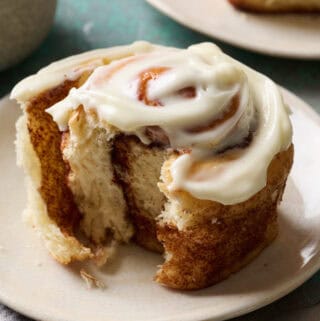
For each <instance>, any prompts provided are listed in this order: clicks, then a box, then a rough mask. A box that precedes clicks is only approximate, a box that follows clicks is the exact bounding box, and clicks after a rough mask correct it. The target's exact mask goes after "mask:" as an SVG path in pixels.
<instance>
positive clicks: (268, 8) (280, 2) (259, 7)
mask: <svg viewBox="0 0 320 321" xmlns="http://www.w3.org/2000/svg"><path fill="white" fill-rule="evenodd" d="M229 2H230V3H231V4H232V5H234V6H235V7H236V8H239V9H244V10H249V11H254V12H261V13H281V12H282V13H285V12H319V11H320V1H319V0H229Z"/></svg>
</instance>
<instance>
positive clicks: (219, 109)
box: [12, 42, 293, 289]
mask: <svg viewBox="0 0 320 321" xmlns="http://www.w3.org/2000/svg"><path fill="white" fill-rule="evenodd" d="M12 98H14V99H16V100H17V101H18V102H19V103H20V104H21V106H22V110H23V116H22V117H21V118H20V119H19V120H18V122H17V144H16V146H17V155H18V163H19V164H20V165H21V166H22V167H23V168H24V169H25V172H26V179H27V184H28V185H27V190H28V206H27V210H26V213H27V214H28V217H29V218H30V219H31V220H32V222H33V225H34V227H35V228H36V230H37V231H38V232H39V234H40V235H41V237H42V239H43V240H44V243H45V245H46V247H47V248H48V250H49V251H50V253H51V254H52V255H53V256H54V257H55V258H56V259H57V260H58V261H59V262H61V263H63V264H68V263H70V262H71V261H75V260H80V261H81V260H85V259H92V260H95V261H96V262H97V263H98V264H104V263H105V261H106V260H107V259H108V253H109V252H110V248H111V247H113V246H114V245H115V244H117V243H122V242H125V243H126V242H129V241H130V240H134V241H135V242H136V243H138V244H139V245H141V246H142V247H144V248H146V249H149V250H153V251H157V252H161V253H163V255H164V259H165V261H164V264H163V265H162V266H161V267H160V268H159V270H158V272H157V274H156V276H155V280H156V281H157V282H159V283H161V284H163V285H165V286H168V287H171V288H177V289H199V288H203V287H207V286H210V285H212V284H214V283H216V282H219V281H221V280H223V279H225V278H226V277H228V276H229V275H230V274H231V273H233V272H236V271H237V270H239V269H240V268H241V267H243V266H244V265H246V264H247V263H249V262H250V261H251V260H252V259H253V258H254V257H256V256H257V255H258V254H259V253H260V252H261V251H262V250H263V249H264V248H265V247H266V246H267V245H268V244H269V243H270V242H271V241H272V240H273V239H274V238H275V237H276V234H277V205H278V204H279V202H280V201H281V198H282V194H283V191H284V188H285V184H286V179H287V176H288V174H289V171H290V168H291V165H292V161H293V145H292V142H291V138H292V129H291V124H290V120H289V116H288V108H287V106H286V105H285V104H284V102H283V99H282V97H281V94H280V92H279V89H278V87H277V85H275V84H274V83H273V82H272V81H271V80H270V79H269V78H267V77H265V76H263V75H261V74H259V73H257V72H256V71H254V70H252V69H250V68H248V67H246V66H244V65H242V64H241V63H239V62H237V61H235V60H233V59H232V58H231V57H229V56H227V55H225V54H224V53H223V52H222V51H221V50H220V49H219V48H218V47H216V46H215V45H214V44H211V43H202V44H198V45H193V46H190V47H189V48H187V49H184V50H183V49H176V48H170V47H162V46H157V45H153V44H150V43H147V42H136V43H134V44H132V45H129V46H123V47H115V48H111V49H100V50H95V51H91V52H87V53H84V54H81V55H77V56H73V57H70V58H67V59H64V60H61V61H59V62H56V63H53V64H52V65H50V66H48V67H47V68H44V69H42V70H40V71H39V72H38V73H37V74H36V75H33V76H30V77H29V78H27V79H25V80H23V81H21V82H20V83H19V84H18V85H17V86H16V87H15V88H14V89H13V92H12Z"/></svg>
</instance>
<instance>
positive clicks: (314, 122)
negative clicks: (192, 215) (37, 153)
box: [0, 91, 320, 321]
mask: <svg viewBox="0 0 320 321" xmlns="http://www.w3.org/2000/svg"><path fill="white" fill-rule="evenodd" d="M284 95H285V100H286V101H287V102H288V103H289V104H290V106H291V108H292V110H293V114H292V122H293V127H294V144H295V161H294V166H293V169H292V172H291V174H290V178H289V180H288V184H287V189H286V191H285V195H284V200H283V202H282V204H281V206H280V209H279V224H280V231H279V236H278V238H277V239H276V240H275V242H274V243H272V245H271V246H270V247H268V248H267V249H266V250H265V251H263V253H262V254H261V255H260V256H259V257H258V258H257V259H255V260H254V261H253V262H252V263H251V264H249V265H248V266H247V267H245V268H244V269H242V270H241V271H240V272H238V273H236V274H234V275H232V276H231V277H230V278H229V279H227V280H225V281H223V282H221V283H219V284H217V285H215V286H212V287H210V288H207V289H204V290H200V291H193V292H192V291H189V292H182V291H173V290H169V289H166V288H164V287H162V286H160V285H158V284H156V283H154V282H153V281H152V277H153V275H154V273H155V271H156V267H157V265H158V264H161V262H162V258H161V256H160V255H157V254H154V253H151V252H148V251H145V250H143V249H141V248H139V247H137V246H134V245H130V246H123V247H121V248H120V251H119V252H120V253H117V255H116V257H115V259H114V260H113V261H111V262H110V264H107V265H106V267H104V268H103V269H102V270H100V271H99V270H98V269H95V268H92V267H88V269H89V271H90V272H91V273H93V274H94V275H95V276H96V277H97V278H98V279H99V280H101V281H103V282H104V283H105V284H106V288H105V289H103V290H102V289H91V290H88V289H87V288H86V285H85V282H84V281H83V280H82V279H81V278H80V276H79V269H80V265H74V266H73V267H64V266H61V265H59V264H58V263H56V262H55V261H54V260H53V259H52V258H51V257H50V256H49V254H48V253H47V251H46V250H45V249H44V247H43V245H42V243H41V241H40V240H39V239H38V237H37V235H36V234H35V233H34V231H33V230H32V228H31V227H29V226H27V225H25V224H24V223H23V222H22V218H21V212H22V210H23V208H24V206H25V202H26V195H25V194H26V193H25V189H24V185H23V174H22V171H21V170H20V169H17V167H16V165H15V153H14V145H13V141H14V136H15V128H14V123H15V121H16V119H17V117H18V116H19V114H20V111H19V109H18V107H17V106H16V105H15V103H13V102H10V101H9V100H8V98H4V99H2V100H1V101H0V172H1V184H0V226H1V233H0V301H1V302H2V303H4V304H6V305H8V306H9V307H11V308H13V309H15V310H17V311H19V312H21V313H23V314H25V315H27V316H29V317H32V318H35V319H38V320H42V321H75V320H77V321H89V320H94V321H132V320H139V321H177V320H179V321H196V320H197V321H199V320H209V319H210V320H215V321H217V320H225V319H227V318H231V317H235V316H238V315H241V314H244V313H247V312H250V311H252V310H254V309H257V308H259V307H262V306H264V305H267V304H269V303H271V302H272V301H274V300H276V299H278V298H280V297H282V296H284V295H286V294H287V293H289V292H290V291H292V290H293V289H295V288H296V287H298V286H299V285H301V284H302V283H303V282H304V281H305V280H306V279H308V278H309V277H310V276H311V275H312V274H314V273H315V272H316V271H317V270H318V269H319V268H320V244H319V241H320V198H319V191H320V171H319V164H320V152H319V151H320V120H319V117H318V116H317V115H316V113H315V112H314V111H312V109H311V108H310V107H308V106H307V105H306V104H305V103H304V102H303V101H301V100H300V99H299V98H297V97H296V96H294V95H293V94H291V93H289V92H288V91H284Z"/></svg>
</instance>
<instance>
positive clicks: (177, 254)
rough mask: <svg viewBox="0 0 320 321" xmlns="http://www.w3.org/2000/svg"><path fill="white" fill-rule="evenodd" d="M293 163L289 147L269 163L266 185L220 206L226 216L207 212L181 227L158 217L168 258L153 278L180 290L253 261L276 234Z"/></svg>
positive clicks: (209, 282)
mask: <svg viewBox="0 0 320 321" xmlns="http://www.w3.org/2000/svg"><path fill="white" fill-rule="evenodd" d="M292 162H293V146H291V147H290V148H289V149H288V150H287V151H285V152H281V153H279V154H278V155H276V156H275V158H274V159H273V161H272V162H271V164H270V166H269V170H268V183H267V185H266V187H265V188H264V189H262V190H261V191H260V192H259V193H257V194H256V195H254V196H253V197H252V198H251V199H249V200H247V201H245V202H243V203H240V204H235V205H229V206H223V208H222V209H221V210H222V211H223V212H224V215H219V213H218V214H217V213H214V212H213V213H214V215H211V217H210V213H208V214H207V215H206V216H205V217H204V219H203V221H199V223H196V224H195V225H193V226H190V227H187V228H185V229H183V230H178V228H177V227H176V226H175V225H173V224H170V223H161V222H160V223H159V224H158V227H157V236H158V239H159V240H160V242H162V244H163V246H164V248H165V252H166V254H167V255H169V257H168V258H167V260H166V261H165V263H164V264H163V265H162V267H161V268H160V269H159V271H158V272H157V274H156V277H155V280H156V281H157V282H158V283H161V284H163V285H165V286H168V287H170V288H175V289H180V290H194V289H201V288H204V287H208V286H211V285H213V284H215V283H217V282H220V281H222V280H223V279H225V278H227V277H228V276H230V274H232V273H234V272H236V271H238V270H239V269H241V268H242V267H243V266H245V265H246V264H248V263H249V262H250V261H252V260H253V259H254V258H255V257H256V256H257V255H258V254H259V253H260V252H261V251H262V250H263V249H264V248H265V247H266V246H267V245H268V244H270V243H271V242H272V240H273V239H274V238H275V237H276V234H277V205H278V203H279V202H280V201H281V198H282V195H283V191H284V189H285V185H286V179H287V176H288V174H289V171H290V169H291V166H292ZM213 203H214V202H213ZM204 204H205V205H207V202H206V203H204ZM220 206H221V204H220ZM219 208H220V207H219ZM208 211H210V208H208ZM219 212H220V211H219ZM215 215H216V216H215ZM213 217H214V221H212V218H213Z"/></svg>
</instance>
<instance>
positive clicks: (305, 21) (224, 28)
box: [147, 0, 320, 59]
mask: <svg viewBox="0 0 320 321" xmlns="http://www.w3.org/2000/svg"><path fill="white" fill-rule="evenodd" d="M147 2H149V3H150V4H151V5H153V6H154V7H156V8H157V9H159V10H160V11H161V12H163V13H164V14H166V15H168V16H170V17H171V18H173V19H174V20H176V21H178V22H179V23H181V24H183V25H185V26H187V27H190V28H192V29H194V30H197V31H200V32H202V33H204V34H206V35H208V36H211V37H214V38H217V39H219V40H222V41H225V42H228V43H230V44H232V45H235V46H239V47H242V48H245V49H249V50H253V51H257V52H260V53H263V54H268V55H274V56H283V57H290V58H303V59H320V14H253V13H246V12H243V11H240V10H236V9H235V8H234V7H233V6H232V5H230V4H229V3H228V1H227V0H190V1H189V0H188V1H186V0H147Z"/></svg>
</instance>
